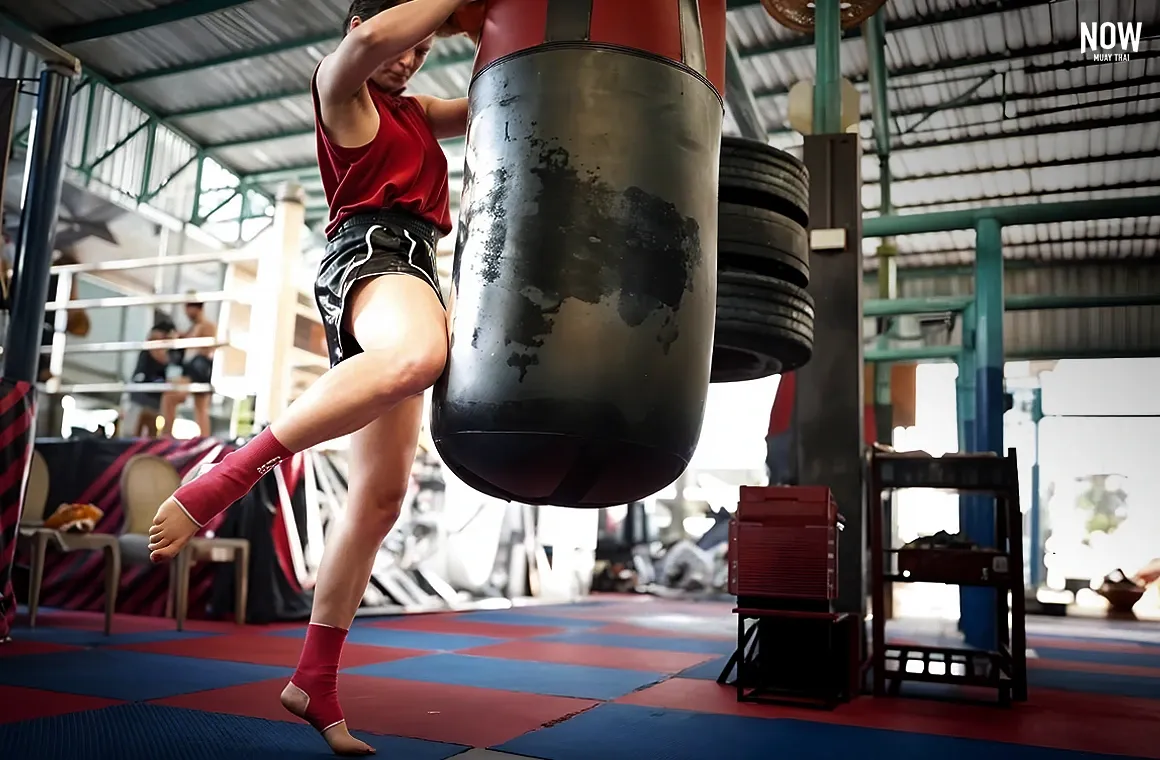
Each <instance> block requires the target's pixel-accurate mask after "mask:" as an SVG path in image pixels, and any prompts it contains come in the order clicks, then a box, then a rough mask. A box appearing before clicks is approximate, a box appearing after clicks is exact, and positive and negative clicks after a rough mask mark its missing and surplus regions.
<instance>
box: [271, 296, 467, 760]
mask: <svg viewBox="0 0 1160 760" xmlns="http://www.w3.org/2000/svg"><path fill="white" fill-rule="evenodd" d="M347 313H348V315H349V320H350V324H349V326H348V327H349V331H350V333H351V334H352V335H354V337H355V339H356V340H357V341H358V343H359V345H360V346H362V348H363V350H364V352H365V353H364V354H361V355H359V356H356V357H352V359H349V360H347V361H345V362H343V363H342V364H340V365H338V366H339V367H342V366H343V365H345V364H347V363H348V362H353V361H354V359H360V358H363V357H366V356H375V355H377V356H383V357H389V356H392V355H395V354H398V353H399V352H400V351H402V348H401V347H400V346H399V344H400V343H403V344H405V345H406V346H407V349H408V350H409V351H410V352H412V353H413V354H416V355H423V356H425V357H426V362H425V363H426V365H427V366H428V367H429V370H428V371H427V372H426V374H425V375H424V376H423V378H422V380H423V383H424V384H423V386H422V387H423V388H427V387H429V386H430V385H432V384H434V382H435V380H436V379H437V378H438V377H439V374H440V372H441V371H442V367H443V365H444V364H445V363H446V358H447V321H446V316H445V313H444V310H443V306H442V304H441V303H440V302H439V299H438V297H437V296H436V295H435V292H434V291H433V290H432V289H431V288H430V286H429V285H427V284H426V283H424V282H423V281H422V280H420V279H418V278H415V277H410V276H405V275H404V276H400V275H388V276H385V277H378V278H376V279H373V280H366V281H364V282H363V283H361V284H360V286H358V287H356V289H355V291H354V293H353V294H352V296H351V299H350V308H349V309H348V312H347ZM382 369H383V370H384V371H385V370H386V368H382ZM359 381H360V378H358V377H354V378H352V379H351V382H355V383H357V382H359ZM340 392H341V391H340ZM422 416H423V397H422V395H421V394H417V395H416V394H412V395H410V396H409V397H407V398H405V399H404V400H402V401H401V402H399V403H398V404H396V405H395V406H394V407H393V408H392V409H391V410H390V411H388V412H386V413H384V414H382V415H380V416H379V417H378V418H377V419H375V420H374V421H373V422H371V423H370V424H368V425H367V426H365V427H363V428H362V429H361V430H359V431H357V432H356V433H354V434H353V435H352V436H351V446H350V451H349V457H350V460H349V464H350V476H349V479H348V485H349V490H348V492H347V507H346V511H345V512H344V513H343V516H342V519H341V520H340V521H339V524H338V526H337V527H336V528H335V529H334V530H333V531H332V532H331V533H330V534H329V535H328V536H327V537H326V547H325V550H324V553H323V558H322V566H321V567H320V568H319V570H318V582H317V584H316V586H315V590H314V609H313V611H312V613H311V616H310V625H309V626H308V627H307V633H306V641H305V643H304V644H303V648H302V655H301V658H300V660H299V664H298V669H297V671H296V672H295V674H294V676H293V677H292V678H291V681H290V683H289V684H288V685H287V686H286V689H285V690H284V691H283V692H282V704H283V705H284V706H285V707H286V709H287V710H289V711H290V712H292V713H293V714H295V715H297V716H299V717H302V718H304V719H306V720H307V721H308V722H309V723H310V724H311V725H312V726H314V728H315V729H317V730H318V731H320V732H322V735H323V737H324V738H325V739H326V741H327V743H329V744H330V746H331V749H333V750H334V752H335V753H336V754H356V755H358V754H369V753H370V752H371V751H372V750H371V748H370V747H369V746H368V745H366V744H364V743H363V742H361V741H359V740H358V739H355V738H354V737H352V736H351V735H350V733H349V731H348V729H347V726H346V723H345V722H344V721H343V716H342V709H341V707H340V706H339V702H338V692H337V673H338V666H339V659H340V657H341V654H342V646H343V644H344V643H345V641H346V634H347V630H348V629H349V628H350V625H351V622H352V621H353V620H354V614H355V611H356V610H357V609H358V606H359V603H360V601H361V600H362V596H363V594H364V593H365V591H366V587H367V582H368V581H369V580H370V575H371V569H372V567H373V566H374V560H375V555H376V554H377V553H378V550H379V547H380V546H381V545H382V542H383V539H384V538H386V536H387V533H388V532H389V531H390V530H391V527H392V526H393V525H394V524H395V520H396V519H397V518H398V516H399V508H400V507H401V505H402V502H403V498H404V496H405V495H406V493H407V485H408V482H409V479H410V474H411V465H412V463H413V462H414V459H415V450H416V446H417V445H418V441H419V428H420V424H421V422H422Z"/></svg>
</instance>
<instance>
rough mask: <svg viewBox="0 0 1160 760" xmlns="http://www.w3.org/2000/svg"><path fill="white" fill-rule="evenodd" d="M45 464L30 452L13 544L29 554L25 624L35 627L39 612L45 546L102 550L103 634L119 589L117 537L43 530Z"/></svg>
mask: <svg viewBox="0 0 1160 760" xmlns="http://www.w3.org/2000/svg"><path fill="white" fill-rule="evenodd" d="M48 476H49V473H48V463H47V462H45V461H44V457H43V456H41V454H40V452H39V451H33V452H32V462H31V466H30V468H29V474H28V488H27V490H26V491H25V495H24V510H23V511H22V512H21V514H20V530H19V532H18V534H17V542H18V543H19V545H21V546H26V547H28V549H29V552H30V555H31V560H30V564H31V572H30V574H29V575H30V577H29V582H28V625H29V627H31V628H35V627H36V616H37V613H38V612H39V610H40V590H41V588H40V587H41V585H42V584H43V583H44V560H45V557H46V556H47V554H48V547H49V545H52V546H54V547H55V548H56V549H57V550H59V551H62V552H74V551H103V552H104V553H105V635H106V636H107V635H109V633H111V632H112V629H113V612H114V611H115V610H116V608H117V590H118V589H119V588H120V587H121V548H120V544H119V543H118V541H117V537H116V536H114V535H111V534H108V533H68V532H64V531H60V530H54V529H52V528H46V527H44V510H45V507H46V506H47V505H48V483H49V479H48Z"/></svg>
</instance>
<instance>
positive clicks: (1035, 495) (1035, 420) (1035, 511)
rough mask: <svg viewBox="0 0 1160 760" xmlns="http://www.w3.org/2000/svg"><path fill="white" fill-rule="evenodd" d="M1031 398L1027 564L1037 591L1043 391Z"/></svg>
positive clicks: (1040, 561) (1040, 578)
mask: <svg viewBox="0 0 1160 760" xmlns="http://www.w3.org/2000/svg"><path fill="white" fill-rule="evenodd" d="M1032 394H1033V395H1032V397H1031V422H1032V424H1033V425H1034V428H1035V458H1034V459H1033V460H1032V461H1031V506H1030V507H1029V509H1028V511H1029V512H1030V518H1031V519H1030V523H1031V524H1030V525H1029V526H1028V531H1027V532H1028V533H1030V534H1031V538H1030V540H1029V541H1028V542H1027V549H1028V551H1027V562H1028V566H1029V567H1030V576H1029V578H1028V585H1029V586H1030V588H1031V590H1032V591H1037V590H1038V589H1039V587H1040V585H1042V583H1043V570H1044V565H1043V519H1042V516H1041V512H1040V510H1042V509H1043V505H1042V503H1041V502H1040V500H1039V499H1040V497H1039V423H1040V422H1042V421H1043V389H1042V388H1036V389H1035V390H1034V391H1032Z"/></svg>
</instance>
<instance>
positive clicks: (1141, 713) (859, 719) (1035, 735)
mask: <svg viewBox="0 0 1160 760" xmlns="http://www.w3.org/2000/svg"><path fill="white" fill-rule="evenodd" d="M616 701H617V702H620V703H624V704H633V705H642V706H645V707H662V708H669V709H674V710H691V711H695V712H705V713H714V714H718V715H741V716H747V717H757V718H793V719H797V720H809V721H814V722H817V723H838V724H844V725H849V726H859V727H862V728H881V729H888V730H894V731H907V732H911V733H919V734H936V735H941V736H954V737H959V738H963V739H983V740H987V741H996V742H1010V743H1014V744H1026V745H1032V746H1038V747H1049V748H1053V749H1064V750H1075V751H1079V752H1091V753H1093V754H1122V755H1129V756H1132V757H1145V758H1153V759H1160V745H1157V743H1156V741H1155V728H1153V726H1155V725H1156V723H1155V720H1156V713H1157V712H1160V701H1158V702H1155V703H1153V702H1152V700H1143V699H1137V700H1125V699H1122V698H1112V697H1107V698H1105V697H1101V696H1097V695H1092V694H1079V693H1068V692H1061V691H1051V690H1047V689H1035V690H1033V692H1032V694H1031V701H1030V702H1028V703H1026V704H1020V705H1015V706H1014V707H1012V708H1010V709H1001V708H996V707H994V706H991V705H972V704H961V703H954V702H940V701H936V700H925V699H906V698H883V699H875V698H873V697H861V698H859V699H856V700H854V701H853V702H851V703H849V704H846V705H842V706H840V707H838V708H837V709H836V710H834V711H833V712H821V711H818V710H810V709H805V708H793V707H779V706H772V705H761V704H752V703H747V702H738V701H737V692H736V690H735V689H734V688H733V687H731V686H718V685H717V684H716V683H714V682H712V681H700V680H693V679H686V678H674V679H671V680H668V681H664V682H662V683H659V684H657V685H656V686H652V687H650V688H648V689H642V690H641V691H638V692H634V693H632V694H628V695H625V696H624V697H621V698H620V699H617V700H616ZM1150 705H1151V706H1150Z"/></svg>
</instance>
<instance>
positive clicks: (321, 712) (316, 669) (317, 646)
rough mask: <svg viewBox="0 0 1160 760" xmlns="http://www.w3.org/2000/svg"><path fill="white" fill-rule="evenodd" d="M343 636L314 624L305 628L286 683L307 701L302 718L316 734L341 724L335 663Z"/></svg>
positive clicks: (340, 653) (344, 638) (337, 659)
mask: <svg viewBox="0 0 1160 760" xmlns="http://www.w3.org/2000/svg"><path fill="white" fill-rule="evenodd" d="M346 633H347V632H346V631H345V630H344V629H342V628H331V627H330V626H328V625H319V624H318V623H311V624H310V625H309V626H307V627H306V643H304V644H303V645H302V655H301V656H300V657H299V659H298V670H296V671H294V675H293V676H292V677H291V678H290V683H292V684H294V685H295V686H297V687H298V688H299V689H302V691H304V692H306V696H307V697H309V698H310V701H309V703H307V705H306V714H305V715H304V716H303V718H305V720H306V722H307V723H309V724H310V725H311V726H313V727H314V730H315V731H318V732H319V733H322V732H323V731H325V730H326V729H328V728H330V727H331V726H334V725H337V724H339V723H342V721H343V717H342V707H340V706H339V704H338V661H339V659H340V658H341V657H342V645H343V644H344V643H345V642H346Z"/></svg>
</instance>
